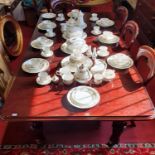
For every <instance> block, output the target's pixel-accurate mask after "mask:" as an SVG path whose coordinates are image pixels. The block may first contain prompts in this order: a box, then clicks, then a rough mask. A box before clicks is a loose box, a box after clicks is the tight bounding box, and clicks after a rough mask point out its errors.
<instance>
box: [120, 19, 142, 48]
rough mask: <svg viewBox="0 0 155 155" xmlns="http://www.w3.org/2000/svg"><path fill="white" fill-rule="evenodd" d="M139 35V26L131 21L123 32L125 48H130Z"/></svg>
mask: <svg viewBox="0 0 155 155" xmlns="http://www.w3.org/2000/svg"><path fill="white" fill-rule="evenodd" d="M138 34H139V26H138V24H137V23H136V22H135V21H133V20H129V21H128V22H127V23H126V24H125V25H124V27H123V29H122V31H121V37H122V39H123V44H124V45H123V46H124V48H130V46H131V45H132V44H133V43H134V41H135V40H136V38H137V36H138Z"/></svg>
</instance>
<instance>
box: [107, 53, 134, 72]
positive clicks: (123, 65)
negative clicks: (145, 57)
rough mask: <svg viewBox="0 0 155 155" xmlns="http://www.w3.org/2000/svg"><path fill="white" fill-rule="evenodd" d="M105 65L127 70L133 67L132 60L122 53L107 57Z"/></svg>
mask: <svg viewBox="0 0 155 155" xmlns="http://www.w3.org/2000/svg"><path fill="white" fill-rule="evenodd" d="M107 63H108V64H109V65H110V66H112V67H114V68H117V69H128V68H130V67H131V66H132V65H133V60H132V59H131V58H130V57H129V56H127V55H125V54H123V53H118V54H114V55H112V56H110V57H108V58H107Z"/></svg>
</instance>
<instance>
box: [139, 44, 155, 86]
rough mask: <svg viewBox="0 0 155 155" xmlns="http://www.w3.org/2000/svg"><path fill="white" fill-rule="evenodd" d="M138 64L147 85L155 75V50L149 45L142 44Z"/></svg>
mask: <svg viewBox="0 0 155 155" xmlns="http://www.w3.org/2000/svg"><path fill="white" fill-rule="evenodd" d="M136 66H137V69H138V71H139V73H140V75H141V77H142V79H143V84H145V85H146V84H147V83H148V82H149V81H150V80H151V78H153V76H154V75H155V50H154V49H153V48H151V47H149V46H147V45H142V46H140V47H139V50H138V53H137V58H136Z"/></svg>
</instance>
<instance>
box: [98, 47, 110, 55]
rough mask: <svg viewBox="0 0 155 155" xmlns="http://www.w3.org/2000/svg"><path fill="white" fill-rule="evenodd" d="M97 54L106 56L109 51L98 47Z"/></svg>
mask: <svg viewBox="0 0 155 155" xmlns="http://www.w3.org/2000/svg"><path fill="white" fill-rule="evenodd" d="M97 55H98V56H99V57H107V56H109V51H108V50H102V49H99V50H97Z"/></svg>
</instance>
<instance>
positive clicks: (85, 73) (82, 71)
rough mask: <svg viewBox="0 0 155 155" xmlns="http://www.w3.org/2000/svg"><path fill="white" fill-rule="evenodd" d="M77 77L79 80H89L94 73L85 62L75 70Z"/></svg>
mask: <svg viewBox="0 0 155 155" xmlns="http://www.w3.org/2000/svg"><path fill="white" fill-rule="evenodd" d="M74 75H75V78H76V79H78V80H83V81H88V80H90V79H91V77H92V74H91V72H90V71H89V69H88V68H87V67H85V66H84V64H81V65H80V66H79V67H78V68H77V72H75V74H74Z"/></svg>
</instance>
